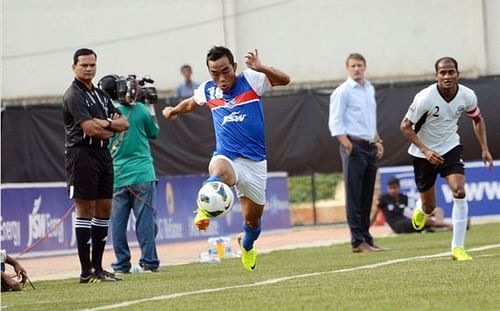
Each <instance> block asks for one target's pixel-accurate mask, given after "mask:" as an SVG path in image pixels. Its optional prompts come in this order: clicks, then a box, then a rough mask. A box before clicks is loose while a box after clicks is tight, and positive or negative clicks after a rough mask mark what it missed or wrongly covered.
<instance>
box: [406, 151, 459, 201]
mask: <svg viewBox="0 0 500 311" xmlns="http://www.w3.org/2000/svg"><path fill="white" fill-rule="evenodd" d="M463 149H464V148H463V146H462V145H457V146H456V147H454V148H453V149H451V150H450V151H448V152H447V153H445V154H444V155H443V158H444V163H443V164H441V165H438V166H436V165H434V164H431V163H430V162H429V161H428V160H427V159H423V158H416V157H415V158H413V171H414V172H415V183H416V184H417V189H418V191H419V192H420V193H422V192H425V191H427V190H429V189H430V188H432V186H433V185H434V183H435V182H436V178H437V175H438V174H439V175H440V176H441V177H443V178H444V177H446V176H449V175H452V174H462V175H464V161H463V159H462V154H463Z"/></svg>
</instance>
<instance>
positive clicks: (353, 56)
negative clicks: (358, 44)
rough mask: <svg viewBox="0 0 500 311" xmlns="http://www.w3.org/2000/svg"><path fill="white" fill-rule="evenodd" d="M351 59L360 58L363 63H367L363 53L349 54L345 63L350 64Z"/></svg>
mask: <svg viewBox="0 0 500 311" xmlns="http://www.w3.org/2000/svg"><path fill="white" fill-rule="evenodd" d="M350 59H357V60H360V61H362V62H363V64H365V65H366V59H365V58H364V57H363V55H361V54H359V53H351V54H349V55H348V56H347V58H346V60H345V65H346V66H347V65H349V60H350Z"/></svg>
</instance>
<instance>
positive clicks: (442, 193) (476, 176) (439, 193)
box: [379, 161, 500, 217]
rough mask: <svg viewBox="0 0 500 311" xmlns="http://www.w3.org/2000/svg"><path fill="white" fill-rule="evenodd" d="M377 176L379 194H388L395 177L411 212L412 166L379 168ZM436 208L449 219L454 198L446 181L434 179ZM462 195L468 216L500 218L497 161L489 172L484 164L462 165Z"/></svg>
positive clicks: (415, 195) (413, 199) (499, 166)
mask: <svg viewBox="0 0 500 311" xmlns="http://www.w3.org/2000/svg"><path fill="white" fill-rule="evenodd" d="M379 173H380V190H381V192H382V193H384V192H387V181H388V180H389V178H391V177H393V176H394V177H397V178H398V179H399V181H400V185H401V193H404V194H406V195H407V196H408V206H409V207H410V208H413V207H414V206H415V202H416V200H417V199H418V198H419V192H418V190H417V187H416V185H415V179H414V174H413V167H412V166H394V167H382V168H380V170H379ZM435 190H436V204H437V206H439V207H441V208H443V209H444V212H445V216H446V217H451V211H452V207H453V195H452V193H451V190H450V188H449V187H448V183H447V182H446V179H444V178H441V177H440V176H438V177H437V180H436V184H435ZM465 195H466V199H467V202H468V205H469V216H489V215H500V161H494V166H493V168H491V169H488V168H486V167H485V165H484V163H483V162H466V163H465Z"/></svg>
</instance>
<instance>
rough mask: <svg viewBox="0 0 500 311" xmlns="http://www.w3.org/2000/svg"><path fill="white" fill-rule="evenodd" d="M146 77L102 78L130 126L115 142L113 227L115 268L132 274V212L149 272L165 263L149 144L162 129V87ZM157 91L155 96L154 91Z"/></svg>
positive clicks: (112, 141)
mask: <svg viewBox="0 0 500 311" xmlns="http://www.w3.org/2000/svg"><path fill="white" fill-rule="evenodd" d="M144 80H146V79H142V80H141V81H138V80H137V79H136V77H135V76H128V77H127V78H124V77H119V76H116V75H108V76H105V77H103V78H102V79H101V80H100V82H99V87H100V88H102V89H103V90H104V91H106V92H107V93H108V94H109V96H110V97H111V98H112V99H113V101H114V103H115V105H117V106H118V109H119V110H120V111H121V113H122V115H123V116H124V117H126V118H127V119H128V122H129V128H128V130H127V131H125V132H123V133H120V134H117V135H115V136H113V137H112V138H111V139H110V144H109V148H110V151H111V155H112V157H113V169H114V173H115V177H114V185H113V205H112V217H111V226H112V237H113V249H114V251H115V256H116V262H114V263H113V264H112V265H111V266H112V267H113V269H114V271H115V272H117V273H128V272H130V269H131V262H130V259H131V258H130V249H129V246H128V242H127V224H128V220H129V216H130V211H131V210H132V211H133V213H134V216H135V219H136V223H135V232H136V235H137V241H138V242H139V246H140V248H141V258H140V259H139V265H140V266H141V267H142V270H143V271H152V272H156V271H158V269H159V265H160V261H159V259H158V254H157V250H156V242H155V238H156V235H157V233H158V225H157V221H156V183H157V179H156V173H155V169H154V165H153V157H152V155H151V148H150V145H149V139H154V138H156V137H157V136H158V134H159V133H160V128H159V126H158V120H157V118H156V114H155V110H154V106H153V103H154V102H155V101H156V89H154V88H152V87H148V88H146V87H143V85H144ZM146 81H147V82H149V81H148V80H146ZM150 81H151V82H150V83H152V80H150ZM151 90H154V94H150V93H151ZM151 95H154V96H151ZM141 100H142V101H141Z"/></svg>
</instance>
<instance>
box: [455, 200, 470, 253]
mask: <svg viewBox="0 0 500 311" xmlns="http://www.w3.org/2000/svg"><path fill="white" fill-rule="evenodd" d="M468 214H469V206H468V205H467V199H465V198H464V199H455V198H453V211H452V213H451V219H452V222H453V240H452V241H451V251H453V249H455V247H464V241H465V231H466V230H467V215H468Z"/></svg>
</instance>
